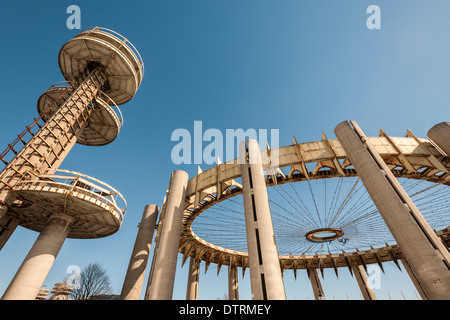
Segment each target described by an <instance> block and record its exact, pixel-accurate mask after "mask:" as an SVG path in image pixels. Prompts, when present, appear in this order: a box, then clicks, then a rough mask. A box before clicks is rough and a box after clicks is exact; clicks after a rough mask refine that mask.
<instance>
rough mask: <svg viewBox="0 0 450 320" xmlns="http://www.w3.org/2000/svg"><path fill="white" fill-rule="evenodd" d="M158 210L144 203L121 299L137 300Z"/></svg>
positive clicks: (156, 207)
mask: <svg viewBox="0 0 450 320" xmlns="http://www.w3.org/2000/svg"><path fill="white" fill-rule="evenodd" d="M158 211H159V208H158V206H156V205H154V204H149V205H146V206H145V208H144V213H143V214H142V219H141V222H140V224H139V230H138V233H137V236H136V242H135V244H134V248H133V253H132V254H131V258H130V263H129V265H128V271H127V275H126V276H125V280H124V283H123V287H122V292H121V294H120V299H121V300H139V296H140V295H141V289H142V283H143V282H144V276H145V269H146V268H147V262H148V255H149V254H150V248H151V246H152V240H153V233H154V231H155V228H156V220H157V218H158Z"/></svg>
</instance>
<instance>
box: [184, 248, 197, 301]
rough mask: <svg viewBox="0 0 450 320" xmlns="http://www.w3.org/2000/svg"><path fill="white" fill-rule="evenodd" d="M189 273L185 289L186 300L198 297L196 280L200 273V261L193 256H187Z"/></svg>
mask: <svg viewBox="0 0 450 320" xmlns="http://www.w3.org/2000/svg"><path fill="white" fill-rule="evenodd" d="M189 259H190V261H189V274H188V283H187V289H186V300H197V299H198V280H199V274H200V261H197V260H195V258H193V257H190V258H189Z"/></svg>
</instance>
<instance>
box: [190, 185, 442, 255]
mask: <svg viewBox="0 0 450 320" xmlns="http://www.w3.org/2000/svg"><path fill="white" fill-rule="evenodd" d="M398 180H399V182H400V183H401V185H402V186H403V188H404V189H405V191H406V192H407V193H408V194H409V195H410V197H411V199H412V200H413V201H414V203H415V205H416V206H417V207H418V209H419V210H420V211H421V213H422V215H423V216H424V218H425V219H426V220H427V221H428V223H429V224H430V226H431V227H432V228H433V229H435V230H441V229H444V228H446V227H448V226H449V225H450V209H449V208H450V192H449V191H450V189H449V187H448V186H446V185H442V184H437V183H432V182H428V181H425V180H414V179H406V178H399V179H398ZM267 192H268V195H269V204H270V209H271V214H272V221H273V226H274V232H275V238H276V243H277V247H278V252H279V254H280V255H289V254H292V255H302V254H305V255H314V254H316V253H317V254H327V253H328V252H330V253H342V251H345V252H349V251H355V250H356V249H358V250H367V249H370V248H371V247H374V248H377V247H382V246H385V245H386V244H388V245H394V244H396V242H395V240H394V238H393V236H392V235H391V233H390V231H389V229H388V228H387V226H386V224H385V222H384V220H383V218H382V217H381V215H380V213H379V212H378V210H377V208H376V206H375V204H374V203H373V201H372V199H371V198H370V196H369V194H368V193H367V191H366V189H365V187H364V185H363V184H362V182H361V180H360V179H359V178H358V177H340V178H329V179H316V180H307V181H299V182H292V183H286V184H279V185H277V186H273V187H268V188H267ZM324 228H335V229H340V230H341V231H342V232H343V235H342V236H340V237H338V238H336V239H334V240H330V241H311V240H308V239H307V238H306V236H305V235H306V234H307V233H308V232H311V231H313V230H317V229H319V230H320V229H324ZM192 230H193V231H194V232H195V234H197V235H198V236H199V237H201V238H202V239H204V240H206V241H208V242H210V243H212V244H214V245H217V246H221V247H224V248H227V249H232V250H236V251H244V252H247V238H246V231H245V216H244V204H243V197H242V194H238V195H236V196H234V197H231V198H228V199H226V200H224V201H222V202H219V203H217V204H215V205H214V206H213V207H211V208H208V209H206V210H205V211H204V212H202V214H200V215H199V216H198V217H197V218H196V219H195V220H194V221H193V223H192ZM323 235H324V236H330V233H328V234H327V233H323ZM331 235H332V233H331ZM316 236H317V237H319V236H321V234H317V235H316Z"/></svg>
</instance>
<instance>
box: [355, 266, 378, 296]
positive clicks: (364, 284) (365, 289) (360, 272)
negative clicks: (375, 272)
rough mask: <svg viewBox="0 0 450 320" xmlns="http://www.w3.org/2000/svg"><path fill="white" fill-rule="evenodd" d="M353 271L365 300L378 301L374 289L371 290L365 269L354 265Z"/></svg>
mask: <svg viewBox="0 0 450 320" xmlns="http://www.w3.org/2000/svg"><path fill="white" fill-rule="evenodd" d="M352 270H353V274H354V275H355V278H356V282H358V286H359V289H360V290H361V294H362V296H363V298H364V300H377V298H376V296H375V294H374V293H373V290H372V288H370V285H369V282H368V281H367V276H366V273H365V271H364V268H363V267H362V266H357V265H353V266H352Z"/></svg>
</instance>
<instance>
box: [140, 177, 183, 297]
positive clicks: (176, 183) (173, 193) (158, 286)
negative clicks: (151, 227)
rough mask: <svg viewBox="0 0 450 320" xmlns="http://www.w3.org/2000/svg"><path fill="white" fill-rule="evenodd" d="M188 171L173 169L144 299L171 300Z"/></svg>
mask: <svg viewBox="0 0 450 320" xmlns="http://www.w3.org/2000/svg"><path fill="white" fill-rule="evenodd" d="M187 182H188V174H187V173H186V172H184V171H181V170H176V171H174V172H172V175H171V178H170V184H169V189H168V193H167V198H166V202H165V204H164V205H163V209H162V212H161V217H160V222H159V224H158V234H159V235H157V240H156V246H155V252H154V256H153V261H152V268H151V270H150V276H149V279H148V284H147V292H146V295H145V299H146V300H171V299H172V294H173V284H174V281H175V272H176V267H177V255H178V246H179V242H180V234H181V223H182V219H183V210H184V206H185V200H186V188H187Z"/></svg>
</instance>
